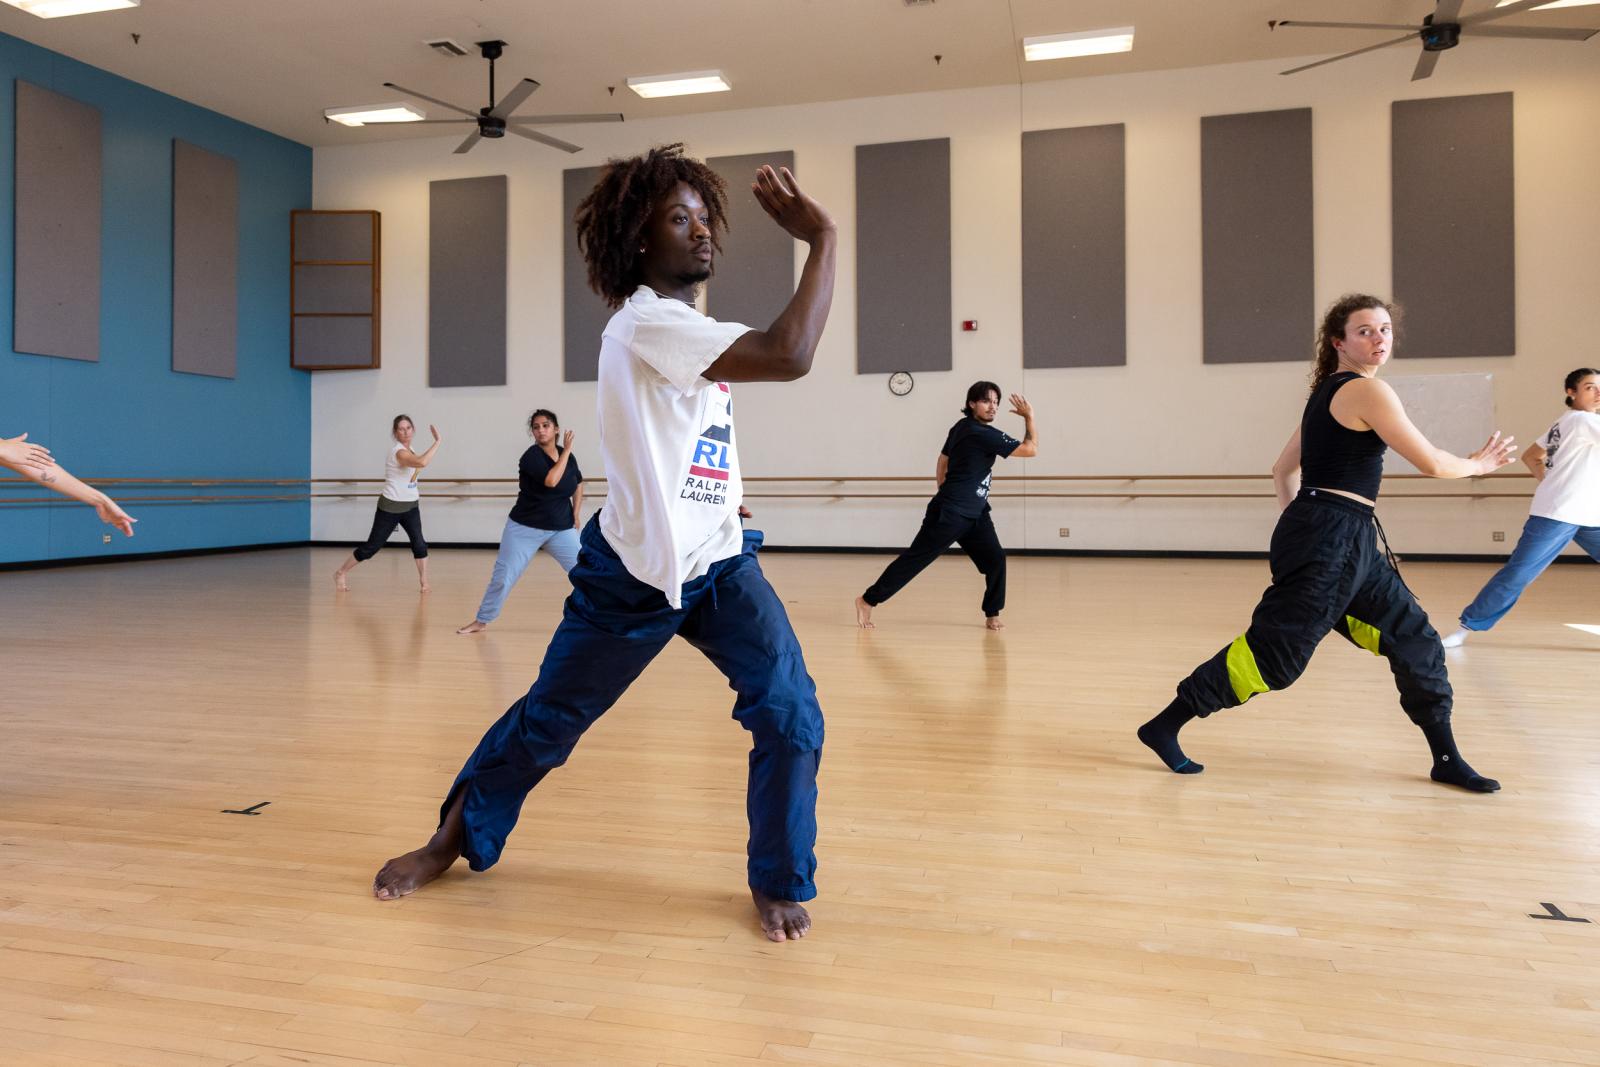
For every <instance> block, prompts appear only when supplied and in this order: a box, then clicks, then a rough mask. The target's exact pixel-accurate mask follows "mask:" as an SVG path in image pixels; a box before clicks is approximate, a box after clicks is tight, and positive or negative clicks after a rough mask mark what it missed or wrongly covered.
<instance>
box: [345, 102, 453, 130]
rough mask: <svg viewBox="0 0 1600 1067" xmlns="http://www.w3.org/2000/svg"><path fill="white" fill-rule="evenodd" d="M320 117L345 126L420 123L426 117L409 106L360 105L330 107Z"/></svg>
mask: <svg viewBox="0 0 1600 1067" xmlns="http://www.w3.org/2000/svg"><path fill="white" fill-rule="evenodd" d="M322 117H323V118H325V119H327V120H328V121H330V122H338V123H342V124H344V125H346V126H366V125H369V124H371V123H379V122H421V121H422V120H423V119H425V118H427V117H428V116H426V115H424V114H423V113H422V112H420V111H418V110H417V109H416V108H414V107H412V106H411V105H410V104H362V105H361V106H359V107H330V108H328V109H327V110H326V111H324V112H323V113H322Z"/></svg>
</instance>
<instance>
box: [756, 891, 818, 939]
mask: <svg viewBox="0 0 1600 1067" xmlns="http://www.w3.org/2000/svg"><path fill="white" fill-rule="evenodd" d="M750 896H751V897H753V898H754V899H755V902H756V916H757V918H759V919H760V920H761V930H762V932H763V933H765V934H766V935H767V940H768V941H798V940H800V939H801V938H802V937H804V936H806V935H807V934H809V933H810V932H811V915H810V914H809V913H808V912H807V911H806V909H805V908H802V907H801V906H800V905H799V904H798V903H796V902H795V901H792V900H779V899H778V898H777V897H769V896H767V895H766V894H765V893H763V892H762V891H761V890H759V889H756V888H754V887H752V888H751V890H750Z"/></svg>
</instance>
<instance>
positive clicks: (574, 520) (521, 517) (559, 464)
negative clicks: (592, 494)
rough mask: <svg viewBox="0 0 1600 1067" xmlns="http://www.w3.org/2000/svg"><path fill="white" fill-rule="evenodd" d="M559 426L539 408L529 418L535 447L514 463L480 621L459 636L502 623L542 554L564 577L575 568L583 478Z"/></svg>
mask: <svg viewBox="0 0 1600 1067" xmlns="http://www.w3.org/2000/svg"><path fill="white" fill-rule="evenodd" d="M560 429H561V422H560V420H558V419H557V418H556V413H555V412H553V411H551V410H549V409H548V408H540V409H539V410H537V411H535V412H534V413H533V414H532V415H531V416H530V417H529V418H528V432H529V433H530V434H532V435H533V444H531V445H529V446H528V450H527V451H526V452H524V453H522V459H521V460H519V461H518V462H517V482H518V486H517V502H516V504H514V505H512V508H511V514H510V515H508V516H507V517H506V526H505V529H504V530H501V531H500V552H499V554H498V555H496V556H495V558H494V570H493V571H491V572H490V574H489V588H488V589H486V590H484V593H483V602H482V603H481V604H479V605H478V615H477V617H476V618H474V619H473V620H472V621H471V622H469V623H467V624H466V625H465V626H463V627H462V628H461V629H459V630H457V631H456V633H458V634H475V633H478V632H479V631H481V630H486V629H488V627H489V624H490V623H491V622H494V620H495V619H497V618H499V617H500V609H501V608H502V607H503V606H504V605H505V602H506V597H507V596H509V595H510V593H511V587H512V586H514V585H516V584H517V580H518V579H519V578H521V577H522V572H523V571H525V570H527V569H528V564H529V563H531V562H532V561H533V557H534V554H535V553H537V552H538V551H539V549H541V548H543V549H544V550H545V551H546V552H548V553H550V558H551V559H554V560H555V561H556V563H557V564H559V565H560V567H561V570H562V572H563V573H565V572H567V571H570V570H572V565H573V564H574V563H576V562H578V527H579V516H580V515H582V514H583V472H582V471H580V470H579V469H578V457H577V456H574V455H573V454H572V438H573V433H572V431H571V430H568V431H567V432H566V434H565V435H564V436H563V439H562V441H561V445H560V447H557V446H556V434H557V432H559V431H560Z"/></svg>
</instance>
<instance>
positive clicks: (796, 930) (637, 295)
mask: <svg viewBox="0 0 1600 1067" xmlns="http://www.w3.org/2000/svg"><path fill="white" fill-rule="evenodd" d="M752 191H753V192H754V194H755V197H756V200H757V201H758V202H759V203H760V205H761V207H762V208H763V209H764V210H765V211H766V213H767V214H768V215H769V216H771V218H772V219H773V221H774V222H776V223H777V224H778V225H779V226H781V227H782V228H783V229H784V230H785V231H786V232H787V233H789V234H790V236H792V237H794V238H796V239H798V240H800V241H803V242H805V243H806V244H807V245H809V246H810V253H809V255H808V256H807V259H806V264H805V267H804V269H803V270H802V271H801V275H800V284H799V286H798V287H797V289H796V290H795V293H794V296H793V297H792V298H791V299H790V301H789V304H788V306H787V307H786V308H785V309H784V310H783V312H782V313H781V314H779V315H778V317H777V319H776V320H774V322H773V323H772V325H771V326H770V327H768V328H767V329H766V330H752V329H750V328H749V327H747V326H741V325H737V324H733V323H721V322H717V321H716V320H714V319H710V318H707V317H706V316H704V315H702V314H700V312H699V311H697V310H695V307H694V301H695V295H696V291H697V289H698V287H699V285H700V284H701V283H702V282H704V281H705V280H706V279H708V278H709V277H710V276H711V272H712V262H713V258H714V255H715V253H716V250H717V248H718V241H719V238H720V236H721V234H722V232H723V230H724V228H725V225H726V219H727V215H726V203H727V202H726V191H725V188H724V185H723V182H722V179H721V178H719V177H718V176H717V174H716V173H715V172H714V171H712V170H711V169H710V168H709V167H707V166H706V165H705V164H704V163H701V162H699V161H697V160H692V159H687V158H685V157H684V156H683V154H682V146H681V145H668V146H666V147H661V148H655V149H653V150H651V151H650V152H649V153H647V154H646V155H643V156H637V157H634V158H632V159H624V160H612V161H611V162H609V163H608V164H607V165H606V167H605V169H604V171H603V172H602V173H601V176H600V179H599V181H598V182H597V183H596V185H595V187H594V190H593V191H592V192H591V193H590V194H589V196H588V197H587V198H586V199H585V200H584V201H583V203H582V204H581V205H580V206H579V208H578V213H577V225H578V244H579V247H580V248H581V249H582V251H583V255H584V259H585V260H586V262H587V263H588V268H589V284H590V286H591V287H592V288H593V289H594V290H595V292H597V293H599V294H600V295H601V296H602V297H604V298H605V299H606V300H607V302H609V303H610V304H611V306H612V307H615V308H617V309H618V310H617V313H616V315H614V316H613V317H612V319H611V321H610V323H609V324H608V325H607V326H606V328H605V332H604V335H603V337H602V340H601V345H600V368H599V380H598V390H597V392H598V401H599V415H600V452H601V458H602V459H603V461H604V464H605V470H606V477H607V497H606V502H605V506H604V507H603V508H602V509H601V511H600V513H599V514H598V515H596V516H595V517H594V518H592V519H590V520H589V522H588V524H587V525H586V526H585V528H584V531H583V534H582V537H581V539H580V542H581V545H582V548H581V550H580V552H579V555H578V562H577V565H576V566H575V567H573V569H572V571H571V572H570V575H569V577H570V578H571V580H572V594H571V596H569V597H568V598H567V602H566V606H565V610H564V613H563V617H562V621H561V624H560V626H558V627H557V629H556V633H555V636H554V637H553V638H552V639H551V641H550V647H549V648H548V650H547V651H546V652H545V658H544V663H543V664H542V665H541V666H540V669H539V677H538V679H537V680H536V681H535V682H534V684H533V688H532V689H530V690H529V691H528V694H527V696H525V697H523V698H522V699H521V700H519V701H517V702H516V703H515V704H513V705H512V706H511V708H510V710H508V711H507V712H506V713H505V715H504V716H502V717H501V719H500V721H499V722H497V723H495V724H494V725H493V726H491V727H490V728H489V731H488V733H486V734H485V735H484V737H483V740H482V741H481V742H479V744H478V748H477V750H476V751H474V752H473V754H472V756H471V757H470V758H469V759H468V760H467V763H466V766H465V767H463V768H462V770H461V773H460V774H459V775H458V776H457V778H456V781H455V784H454V785H453V786H452V787H451V789H450V792H449V794H448V795H447V796H446V797H445V800H444V803H443V805H442V806H441V809H440V821H439V827H438V830H437V831H436V832H435V833H434V835H433V837H432V839H431V840H430V841H429V842H428V843H427V844H426V845H424V846H423V847H422V848H420V849H417V850H416V851H414V852H410V853H407V854H406V855H404V856H399V857H397V858H395V859H392V860H390V861H389V862H388V863H387V864H385V865H384V867H383V869H382V870H380V871H379V872H378V874H377V877H376V878H375V879H374V880H373V892H374V894H375V895H376V896H378V897H379V898H380V899H385V900H392V899H394V898H396V897H401V896H404V895H405V894H407V893H410V892H412V891H414V890H416V889H417V888H419V887H420V886H422V885H423V884H425V883H427V882H428V881H430V880H432V879H433V878H436V877H437V876H438V875H439V874H440V873H442V872H443V871H444V870H445V869H446V868H448V867H449V866H450V865H451V864H452V863H454V862H455V861H456V859H457V858H458V857H461V856H465V857H466V858H467V862H468V864H469V865H470V866H471V867H472V869H473V870H475V871H481V870H483V869H485V868H487V867H489V866H491V865H492V864H493V863H494V862H495V861H496V860H497V859H499V856H500V850H501V848H502V847H503V846H504V844H505V839H506V836H507V835H508V834H509V833H510V832H511V829H512V827H513V826H514V825H515V823H516V819H517V814H518V812H519V810H520V809H521V807H522V802H523V799H524V798H525V797H526V796H527V794H528V792H529V791H530V790H531V789H532V788H533V787H534V786H535V785H536V784H538V782H539V780H540V779H541V778H543V777H544V776H545V774H547V773H548V772H549V771H551V770H553V769H554V768H556V767H559V766H560V765H561V764H562V763H564V762H565V761H566V759H567V756H568V755H569V754H570V753H571V752H572V749H573V747H574V746H575V745H576V744H577V742H578V739H579V737H581V736H582V734H583V732H584V731H585V730H586V729H588V728H589V726H590V725H592V724H593V723H594V722H595V720H597V719H598V718H599V717H600V716H601V715H602V714H604V713H605V711H606V709H608V708H609V707H611V705H612V704H614V703H615V702H616V701H617V700H618V699H619V698H620V697H621V696H622V694H623V692H624V691H625V690H626V689H627V688H628V686H629V685H630V684H631V683H632V682H633V680H634V679H635V678H637V677H638V676H639V675H640V674H641V673H642V672H643V671H644V669H645V667H646V666H647V665H649V663H650V661H651V660H653V659H654V658H655V657H656V656H657V655H658V654H659V653H660V652H661V650H662V649H663V648H665V647H666V646H667V644H668V643H669V642H670V641H671V640H672V638H673V637H674V636H680V637H683V638H684V639H685V640H687V641H688V642H689V643H690V644H692V645H693V646H695V647H696V648H698V649H699V650H700V651H701V652H703V653H704V654H705V656H706V657H707V658H708V659H710V660H711V662H712V663H713V664H715V665H716V667H717V669H718V670H720V671H722V673H723V674H724V675H725V676H726V677H727V679H728V684H729V686H730V687H731V688H732V689H733V690H734V691H735V693H736V694H737V699H736V701H735V703H734V708H733V716H734V718H735V719H736V720H737V721H738V722H739V724H740V725H742V726H743V727H744V728H745V729H746V730H748V731H750V734H751V737H752V742H753V744H752V748H751V751H750V771H749V781H748V785H747V798H746V810H747V813H748V816H749V821H750V838H749V843H748V856H749V863H748V882H749V886H750V891H751V895H752V897H753V899H754V901H755V906H756V913H757V916H758V918H759V920H760V923H761V927H762V930H763V931H764V932H765V934H766V936H767V937H768V938H769V939H770V940H773V941H787V940H792V939H795V938H800V937H804V936H805V935H806V934H807V933H808V932H809V931H810V929H811V917H810V916H809V915H808V914H807V913H806V910H805V908H804V907H802V906H801V902H803V901H806V900H810V899H811V898H813V897H814V896H816V886H815V883H814V880H813V879H814V874H815V871H816V855H815V852H814V851H813V850H814V847H815V844H816V835H817V823H816V801H817V768H818V766H819V764H820V762H821V758H822V740H823V722H822V709H821V707H820V706H819V705H818V703H817V697H816V686H815V684H813V682H812V680H811V677H810V675H809V674H807V672H806V666H805V658H804V655H803V654H802V652H801V650H800V643H799V641H798V640H797V639H796V638H795V634H794V630H793V628H792V627H791V625H790V623H789V618H788V615H787V613H786V612H785V611H784V608H783V602H782V600H780V599H779V598H778V595H777V593H776V592H774V591H773V589H772V586H771V585H769V584H768V583H767V580H766V577H765V576H764V575H763V574H762V573H761V565H760V564H759V563H758V562H757V560H756V554H755V552H754V551H753V548H751V549H747V548H746V545H745V539H744V537H743V534H742V531H741V529H740V525H739V514H738V512H739V506H740V498H741V496H742V490H741V482H740V474H739V459H738V447H737V437H736V435H735V433H734V425H733V394H732V390H731V388H730V383H735V382H779V381H792V380H794V379H796V378H799V377H801V376H803V375H805V374H806V373H807V372H808V371H809V370H810V369H811V361H812V358H813V357H814V356H815V354H816V349H817V343H818V341H819V340H820V339H821V336H822V329H823V325H824V324H825V323H826V321H827V317H828V308H829V305H830V303H831V302H832V298H833V283H834V258H835V249H836V245H837V240H838V238H837V232H836V230H835V227H834V223H833V220H832V218H830V217H829V215H828V212H827V211H826V210H825V209H824V208H823V207H822V206H821V205H820V204H818V203H817V202H816V201H815V200H813V199H812V198H811V197H809V196H807V195H806V194H805V193H804V192H802V191H801V190H800V187H799V185H798V184H797V183H796V182H795V180H794V175H792V174H790V173H789V172H788V170H780V171H776V172H775V171H773V169H772V168H771V167H762V168H761V169H760V170H759V171H757V173H756V178H755V182H754V184H753V185H752Z"/></svg>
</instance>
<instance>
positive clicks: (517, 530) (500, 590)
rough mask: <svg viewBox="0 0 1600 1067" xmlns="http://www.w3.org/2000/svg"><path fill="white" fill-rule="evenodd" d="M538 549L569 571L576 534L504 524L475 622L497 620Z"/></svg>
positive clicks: (574, 556)
mask: <svg viewBox="0 0 1600 1067" xmlns="http://www.w3.org/2000/svg"><path fill="white" fill-rule="evenodd" d="M540 548H543V549H544V550H545V551H546V552H548V553H550V555H551V556H553V557H554V558H555V561H556V562H557V563H559V564H561V569H562V570H563V571H570V570H572V565H573V564H574V563H577V562H578V531H577V530H574V529H572V528H571V527H568V528H567V529H565V530H540V529H536V528H535V527H532V526H524V525H522V523H520V522H516V521H515V520H513V519H507V520H506V528H505V529H504V530H502V531H500V554H499V555H497V556H495V557H494V570H493V571H491V572H490V574H489V588H488V589H485V590H484V591H483V603H481V604H479V605H478V621H479V622H494V620H496V619H498V618H499V617H500V609H501V608H502V607H504V606H505V602H506V597H508V596H510V595H511V587H512V586H514V585H516V584H517V579H518V578H521V577H522V572H523V571H525V570H527V569H528V564H529V563H530V562H532V560H533V555H534V553H535V552H538V551H539V549H540Z"/></svg>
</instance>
